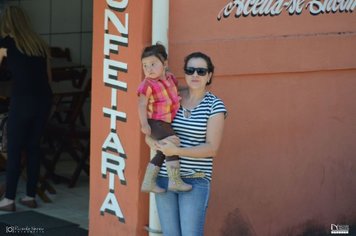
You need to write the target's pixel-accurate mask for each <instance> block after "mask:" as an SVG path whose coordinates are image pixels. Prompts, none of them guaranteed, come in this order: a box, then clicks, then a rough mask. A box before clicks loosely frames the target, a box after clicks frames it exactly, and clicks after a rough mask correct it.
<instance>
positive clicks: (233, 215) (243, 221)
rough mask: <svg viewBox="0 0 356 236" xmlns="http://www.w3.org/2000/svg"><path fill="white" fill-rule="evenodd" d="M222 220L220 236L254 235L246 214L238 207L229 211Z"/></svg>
mask: <svg viewBox="0 0 356 236" xmlns="http://www.w3.org/2000/svg"><path fill="white" fill-rule="evenodd" d="M224 222H225V223H224V225H223V227H222V229H221V236H232V235H239V236H256V233H255V231H254V229H253V227H252V224H251V223H250V220H249V219H248V217H247V215H246V214H244V213H243V212H242V211H241V210H240V209H238V208H236V209H235V210H233V211H232V212H230V213H229V214H228V215H227V217H226V219H225V220H224Z"/></svg>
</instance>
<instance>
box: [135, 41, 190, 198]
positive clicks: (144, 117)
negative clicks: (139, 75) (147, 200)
mask: <svg viewBox="0 0 356 236" xmlns="http://www.w3.org/2000/svg"><path fill="white" fill-rule="evenodd" d="M141 61H142V66H143V72H144V74H145V76H146V78H145V79H144V80H143V81H142V83H141V84H140V86H139V88H138V90H137V94H138V96H139V103H138V114H139V118H140V123H141V131H142V132H143V133H144V134H145V135H149V136H151V137H152V138H154V139H156V140H161V139H163V138H166V137H169V136H172V135H175V133H174V131H173V129H172V127H171V124H170V123H171V122H172V120H173V118H174V116H175V115H176V113H177V111H178V109H179V100H180V97H179V96H178V90H177V84H178V81H177V79H176V78H175V76H174V75H173V74H172V73H169V72H166V68H167V53H166V49H165V48H164V46H163V45H160V44H157V45H152V46H149V47H146V48H145V49H144V51H143V53H142V55H141ZM164 159H166V165H167V173H168V176H169V185H168V190H171V191H190V190H191V189H192V186H191V185H189V184H186V183H184V182H183V180H182V179H181V177H180V166H179V157H178V156H176V155H175V156H166V157H165V155H164V154H163V153H162V152H161V151H157V152H156V154H155V156H154V158H153V159H152V160H151V161H150V163H149V164H148V165H147V168H146V173H145V177H144V179H143V183H142V186H141V191H143V192H154V193H163V192H165V190H164V189H162V188H160V187H159V186H158V185H157V184H156V178H157V175H158V172H159V170H160V168H161V166H162V164H163V162H164Z"/></svg>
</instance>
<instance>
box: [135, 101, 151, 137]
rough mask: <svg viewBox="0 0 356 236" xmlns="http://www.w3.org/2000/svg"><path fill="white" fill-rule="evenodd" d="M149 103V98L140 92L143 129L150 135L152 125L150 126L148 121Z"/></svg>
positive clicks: (139, 111)
mask: <svg viewBox="0 0 356 236" xmlns="http://www.w3.org/2000/svg"><path fill="white" fill-rule="evenodd" d="M147 103H148V98H147V97H146V96H145V95H143V94H140V96H139V99H138V116H139V119H140V124H141V131H142V133H144V134H146V135H150V134H151V127H150V126H149V124H148V121H147Z"/></svg>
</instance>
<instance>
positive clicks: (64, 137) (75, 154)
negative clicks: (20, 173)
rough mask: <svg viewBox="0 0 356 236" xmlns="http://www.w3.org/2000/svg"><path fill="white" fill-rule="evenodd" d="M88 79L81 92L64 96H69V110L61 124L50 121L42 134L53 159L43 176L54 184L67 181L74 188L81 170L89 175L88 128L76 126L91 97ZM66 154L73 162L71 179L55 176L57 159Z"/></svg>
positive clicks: (89, 80)
mask: <svg viewBox="0 0 356 236" xmlns="http://www.w3.org/2000/svg"><path fill="white" fill-rule="evenodd" d="M90 90H91V79H88V80H87V81H86V84H85V86H84V88H83V90H82V91H81V92H76V93H68V94H63V95H62V96H63V97H68V96H69V97H71V98H72V103H71V105H70V109H69V110H67V111H66V113H65V119H64V120H63V122H61V123H59V122H55V121H53V120H52V121H50V122H49V124H48V126H47V128H46V133H45V142H46V143H47V145H49V147H50V149H51V150H53V153H52V156H53V158H52V159H51V160H49V161H48V163H47V173H46V176H47V177H49V178H52V179H53V180H54V181H56V182H61V181H66V182H69V185H68V186H69V187H74V185H75V184H76V182H77V179H78V177H79V175H80V173H81V171H85V172H86V173H87V174H88V175H89V155H90V153H89V150H90V148H89V147H90V129H89V128H88V127H86V126H83V125H81V124H78V121H79V118H80V114H81V112H82V110H83V106H84V104H85V102H86V100H87V98H88V97H89V96H90ZM65 152H66V153H68V154H69V155H70V156H71V157H72V158H73V159H74V160H75V162H76V167H75V171H74V172H73V174H72V175H71V176H70V178H69V179H68V178H65V177H64V178H63V176H58V175H57V174H56V173H55V168H56V164H57V162H58V160H59V159H60V157H61V155H62V154H63V153H65Z"/></svg>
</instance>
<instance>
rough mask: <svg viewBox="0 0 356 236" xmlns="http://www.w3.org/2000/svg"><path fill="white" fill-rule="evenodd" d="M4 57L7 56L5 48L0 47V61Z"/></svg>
mask: <svg viewBox="0 0 356 236" xmlns="http://www.w3.org/2000/svg"><path fill="white" fill-rule="evenodd" d="M4 57H7V48H0V63H1V62H2V59H4Z"/></svg>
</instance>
